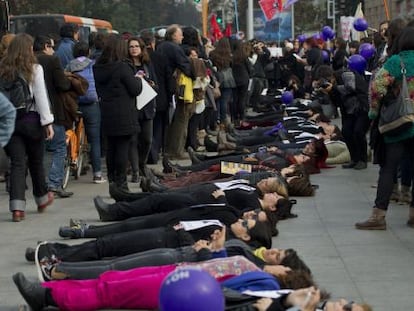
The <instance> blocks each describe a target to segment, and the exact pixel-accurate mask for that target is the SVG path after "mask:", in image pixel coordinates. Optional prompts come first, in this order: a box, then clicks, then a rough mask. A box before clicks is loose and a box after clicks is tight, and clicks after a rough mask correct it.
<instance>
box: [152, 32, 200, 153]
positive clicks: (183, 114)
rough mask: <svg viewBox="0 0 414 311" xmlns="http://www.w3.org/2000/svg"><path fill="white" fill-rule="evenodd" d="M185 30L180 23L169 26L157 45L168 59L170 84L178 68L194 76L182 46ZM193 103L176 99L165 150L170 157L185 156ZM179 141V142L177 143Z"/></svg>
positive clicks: (172, 84)
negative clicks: (162, 39)
mask: <svg viewBox="0 0 414 311" xmlns="http://www.w3.org/2000/svg"><path fill="white" fill-rule="evenodd" d="M183 38H184V37H183V31H182V29H181V27H179V26H178V25H171V26H170V27H168V28H167V31H166V34H165V41H163V42H162V43H161V44H159V45H158V46H157V51H159V52H160V53H161V54H162V55H163V56H164V58H165V59H166V60H167V76H168V77H169V79H170V81H171V82H170V86H174V85H175V84H176V83H175V80H174V77H173V74H174V72H175V70H176V69H178V70H180V71H181V72H183V73H184V74H185V75H186V76H188V77H192V72H191V65H190V61H189V59H188V58H187V56H186V55H185V53H184V50H183V49H182V48H181V47H180V44H181V42H182V40H183ZM174 92H175V90H174V89H173V88H171V89H169V90H168V94H169V96H168V98H169V100H170V101H172V95H173V94H174ZM193 108H194V107H193V105H191V104H186V103H184V102H182V101H179V100H177V99H176V110H175V112H174V117H173V120H172V123H171V125H170V127H169V131H168V133H167V140H166V146H165V150H164V152H165V153H166V154H167V155H168V156H169V158H183V154H182V153H183V150H184V146H183V143H180V142H184V143H185V139H184V138H185V137H186V131H187V125H188V120H189V119H190V116H191V114H192V110H193ZM177 142H178V143H177Z"/></svg>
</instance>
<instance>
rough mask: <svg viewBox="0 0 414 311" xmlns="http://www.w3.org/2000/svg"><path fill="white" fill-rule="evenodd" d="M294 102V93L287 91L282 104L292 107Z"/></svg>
mask: <svg viewBox="0 0 414 311" xmlns="http://www.w3.org/2000/svg"><path fill="white" fill-rule="evenodd" d="M292 102H293V93H292V92H290V91H286V92H284V93H283V94H282V103H284V104H286V105H290V104H291V103H292Z"/></svg>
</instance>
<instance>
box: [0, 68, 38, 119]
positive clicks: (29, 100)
mask: <svg viewBox="0 0 414 311" xmlns="http://www.w3.org/2000/svg"><path fill="white" fill-rule="evenodd" d="M0 91H1V92H2V93H3V94H4V96H6V97H7V98H8V99H9V101H10V102H11V103H12V104H13V105H14V107H15V108H16V110H17V113H18V114H22V113H27V112H28V111H29V110H30V108H31V107H32V106H33V105H34V98H33V95H32V94H31V92H30V88H29V84H28V83H27V81H26V80H25V79H24V78H23V77H22V76H21V75H20V74H19V75H18V76H17V77H16V79H15V80H14V81H6V80H4V79H3V78H0Z"/></svg>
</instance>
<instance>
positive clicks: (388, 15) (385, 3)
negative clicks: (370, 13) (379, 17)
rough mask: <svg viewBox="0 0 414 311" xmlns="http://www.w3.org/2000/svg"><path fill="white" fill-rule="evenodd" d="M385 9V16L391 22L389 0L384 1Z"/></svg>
mask: <svg viewBox="0 0 414 311" xmlns="http://www.w3.org/2000/svg"><path fill="white" fill-rule="evenodd" d="M384 9H385V16H386V17H387V20H391V18H390V10H389V9H388V1H387V0H384Z"/></svg>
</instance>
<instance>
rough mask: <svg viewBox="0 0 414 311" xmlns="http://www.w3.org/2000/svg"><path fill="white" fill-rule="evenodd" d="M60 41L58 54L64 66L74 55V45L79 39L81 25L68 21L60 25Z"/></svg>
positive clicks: (64, 66)
mask: <svg viewBox="0 0 414 311" xmlns="http://www.w3.org/2000/svg"><path fill="white" fill-rule="evenodd" d="M60 36H61V37H62V40H61V41H60V44H59V47H58V49H57V50H56V55H57V56H58V57H59V59H60V62H61V64H62V67H63V68H66V66H67V65H68V64H69V62H70V61H71V60H72V59H73V58H74V57H73V46H74V45H75V43H76V42H77V41H78V40H79V27H78V25H76V24H72V23H66V24H64V25H62V27H60Z"/></svg>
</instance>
